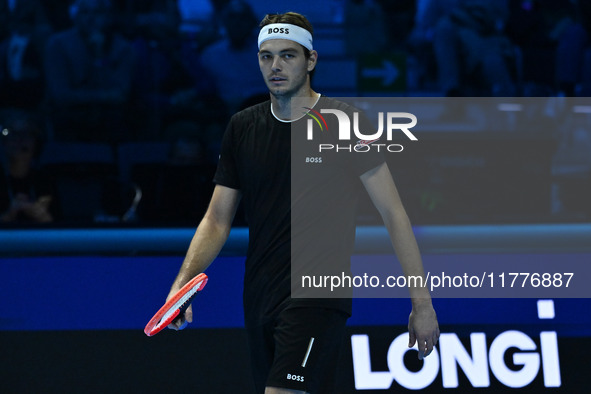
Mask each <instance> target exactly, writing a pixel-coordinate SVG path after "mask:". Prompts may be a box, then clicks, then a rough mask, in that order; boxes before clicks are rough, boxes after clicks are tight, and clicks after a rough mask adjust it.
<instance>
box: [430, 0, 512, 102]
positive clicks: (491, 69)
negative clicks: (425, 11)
mask: <svg viewBox="0 0 591 394" xmlns="http://www.w3.org/2000/svg"><path fill="white" fill-rule="evenodd" d="M426 1H428V2H429V3H428V4H427V5H425V7H431V6H434V4H435V2H437V0H426ZM451 7H452V8H451V9H450V10H449V13H448V14H446V15H445V16H442V17H441V18H440V19H439V20H438V21H437V23H436V25H435V28H434V33H433V49H434V53H435V59H436V62H437V70H438V80H439V86H440V88H441V89H442V90H443V92H444V94H445V95H446V96H460V95H467V94H473V92H471V91H470V90H471V89H472V88H473V85H474V81H485V82H486V86H484V88H485V89H486V91H485V92H483V93H486V94H491V95H494V96H513V95H514V94H515V86H514V83H513V81H512V78H511V73H510V70H509V67H508V65H507V57H508V56H511V55H512V49H513V47H512V44H511V43H510V41H509V40H508V39H507V37H505V36H504V35H503V33H502V32H503V27H504V23H505V22H506V20H507V17H508V7H507V2H506V1H505V0H457V2H456V4H455V5H453V6H451ZM475 75H477V76H478V78H475V77H474V76H475ZM469 77H472V79H471V80H470V79H469Z"/></svg>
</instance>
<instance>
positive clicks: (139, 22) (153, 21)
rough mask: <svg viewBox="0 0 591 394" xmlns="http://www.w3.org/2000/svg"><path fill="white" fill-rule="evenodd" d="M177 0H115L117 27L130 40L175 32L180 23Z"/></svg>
mask: <svg viewBox="0 0 591 394" xmlns="http://www.w3.org/2000/svg"><path fill="white" fill-rule="evenodd" d="M177 3H178V2H177V0H113V6H114V10H115V15H116V17H115V19H116V21H115V28H116V29H117V30H118V31H120V32H121V34H123V36H124V37H125V38H127V39H128V40H134V39H136V38H138V37H153V36H154V34H155V32H157V34H161V36H162V37H168V36H170V35H171V34H175V33H176V32H177V30H178V25H179V23H180V18H181V16H180V12H179V7H178V4H177Z"/></svg>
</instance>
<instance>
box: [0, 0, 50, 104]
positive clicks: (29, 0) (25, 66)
mask: <svg viewBox="0 0 591 394" xmlns="http://www.w3.org/2000/svg"><path fill="white" fill-rule="evenodd" d="M8 28H9V35H8V37H7V38H6V39H5V40H4V41H1V42H0V107H18V108H24V109H32V110H35V109H37V108H38V107H39V106H40V104H41V103H42V101H43V99H44V97H45V80H44V77H43V51H44V48H45V43H46V37H48V36H49V34H50V33H51V27H50V26H49V24H48V22H47V19H46V17H45V15H44V12H43V7H42V6H41V3H40V2H39V0H20V1H18V2H17V3H16V5H15V8H14V9H13V11H12V15H11V19H10V22H9V23H8Z"/></svg>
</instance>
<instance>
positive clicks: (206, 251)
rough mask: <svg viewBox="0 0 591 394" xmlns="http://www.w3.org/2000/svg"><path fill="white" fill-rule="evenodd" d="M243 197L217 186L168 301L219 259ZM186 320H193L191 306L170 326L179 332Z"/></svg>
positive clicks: (238, 192) (234, 191) (238, 193)
mask: <svg viewBox="0 0 591 394" xmlns="http://www.w3.org/2000/svg"><path fill="white" fill-rule="evenodd" d="M240 197H241V194H240V191H239V190H236V189H231V188H228V187H225V186H221V185H216V187H215V189H214V191H213V196H212V197H211V201H210V203H209V207H208V208H207V212H206V213H205V216H204V217H203V219H202V220H201V223H199V226H198V227H197V230H196V231H195V235H193V239H192V240H191V244H190V245H189V249H188V250H187V254H186V256H185V259H184V261H183V264H182V266H181V268H180V270H179V273H178V275H177V277H176V279H175V281H174V282H173V284H172V288H171V289H170V293H169V294H168V298H170V297H172V295H173V294H175V293H176V292H177V291H178V290H179V289H180V288H181V287H183V285H185V283H187V282H188V281H189V280H191V279H192V278H193V277H195V275H197V274H200V273H201V272H203V271H205V270H206V269H207V267H209V265H210V264H211V263H212V262H213V260H214V259H215V258H216V257H217V255H218V254H219V252H220V250H221V249H222V247H223V246H224V244H225V243H226V240H227V239H228V236H229V235H230V229H231V227H232V220H233V219H234V215H235V214H236V209H237V208H238V203H239V202H240ZM168 298H167V299H168ZM185 319H186V320H187V321H188V322H191V321H192V320H193V312H192V309H191V307H189V308H188V309H187V311H186V312H185V316H182V317H181V318H180V319H177V320H175V321H174V322H173V323H171V325H169V327H170V328H172V329H179V328H180V327H181V326H182V325H183V324H184V323H185Z"/></svg>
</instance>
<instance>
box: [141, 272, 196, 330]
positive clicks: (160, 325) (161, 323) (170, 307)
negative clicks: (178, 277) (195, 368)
mask: <svg viewBox="0 0 591 394" xmlns="http://www.w3.org/2000/svg"><path fill="white" fill-rule="evenodd" d="M206 283H207V275H205V274H199V275H197V276H196V277H194V278H193V279H191V280H190V281H189V282H188V283H187V284H186V285H184V286H183V287H182V288H181V289H180V290H179V291H177V292H176V294H175V295H174V296H172V297H171V298H170V299H169V300H168V301H166V303H165V304H164V305H163V306H162V308H160V310H159V311H158V312H156V314H155V315H154V317H152V319H151V320H150V321H149V322H148V324H147V325H146V328H144V333H145V334H146V335H147V336H149V337H151V336H153V335H156V334H158V333H159V332H160V331H162V330H163V329H164V328H165V327H166V326H168V325H169V324H170V323H172V321H173V320H174V319H176V318H177V317H178V316H179V315H180V314H181V313H184V312H185V310H187V308H188V307H189V305H191V302H192V301H193V298H195V296H196V295H197V293H198V292H200V291H201V290H202V289H203V288H204V287H205V284H206Z"/></svg>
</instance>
